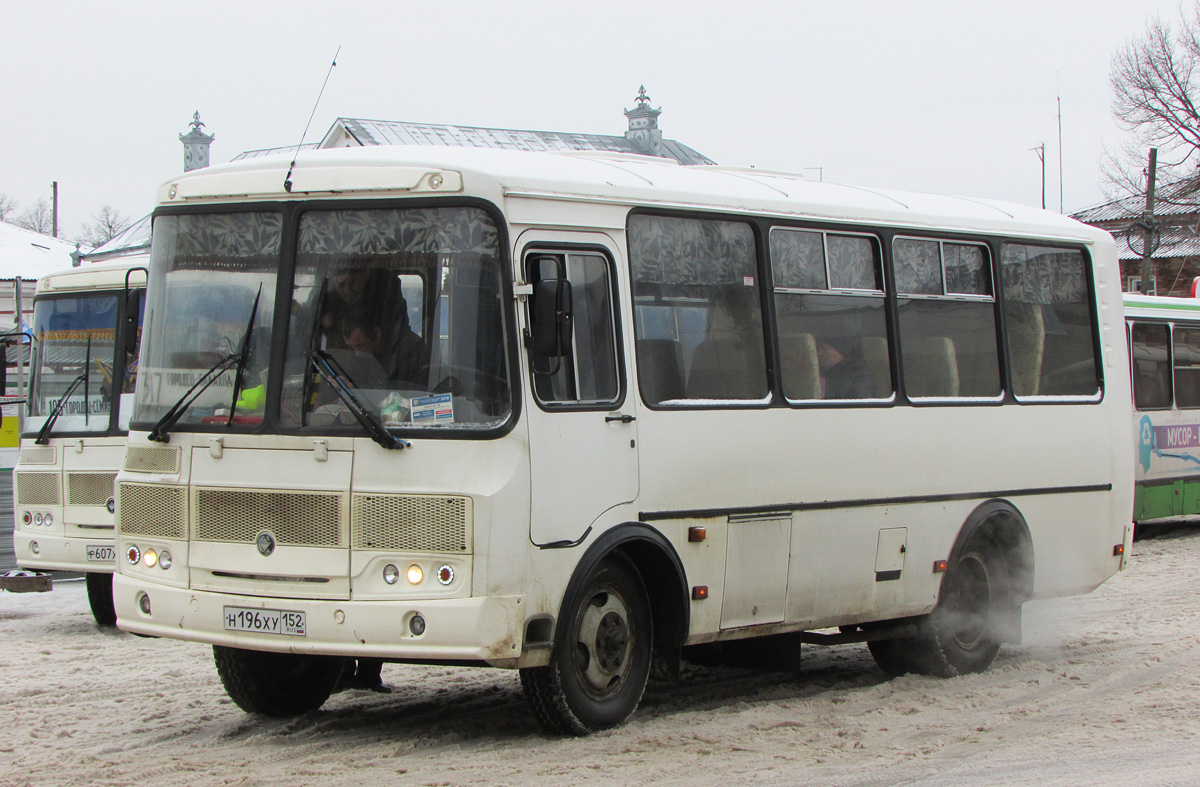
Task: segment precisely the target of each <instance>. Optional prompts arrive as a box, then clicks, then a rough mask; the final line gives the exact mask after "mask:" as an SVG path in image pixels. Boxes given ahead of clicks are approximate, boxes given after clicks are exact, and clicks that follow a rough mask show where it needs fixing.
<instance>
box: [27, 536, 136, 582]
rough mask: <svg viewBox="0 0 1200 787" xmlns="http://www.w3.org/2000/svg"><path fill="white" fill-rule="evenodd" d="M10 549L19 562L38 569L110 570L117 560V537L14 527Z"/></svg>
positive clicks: (109, 572)
mask: <svg viewBox="0 0 1200 787" xmlns="http://www.w3.org/2000/svg"><path fill="white" fill-rule="evenodd" d="M35 548H36V551H34V550H35ZM13 551H14V552H15V553H16V558H17V565H18V566H20V567H21V568H28V569H34V570H37V571H82V572H84V573H87V574H111V573H113V571H114V569H115V568H116V562H117V547H116V541H115V540H114V539H113V537H112V536H111V535H109V534H106V535H105V536H102V537H99V538H73V537H67V536H62V535H50V534H46V533H30V532H26V531H23V530H17V531H16V532H15V533H14V534H13Z"/></svg>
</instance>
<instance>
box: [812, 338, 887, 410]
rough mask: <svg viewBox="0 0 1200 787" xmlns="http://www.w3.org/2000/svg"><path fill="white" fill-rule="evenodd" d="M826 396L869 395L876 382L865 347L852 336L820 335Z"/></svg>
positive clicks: (850, 397)
mask: <svg viewBox="0 0 1200 787" xmlns="http://www.w3.org/2000/svg"><path fill="white" fill-rule="evenodd" d="M817 363H818V365H819V366H820V368H821V398H822V399H869V398H871V395H872V391H873V389H874V386H873V384H872V382H871V374H870V372H869V371H868V370H867V362H866V360H865V359H864V358H863V354H862V349H861V348H860V347H859V345H858V342H856V341H855V340H854V339H853V338H852V337H848V336H829V337H826V338H819V339H817Z"/></svg>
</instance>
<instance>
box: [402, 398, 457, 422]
mask: <svg viewBox="0 0 1200 787" xmlns="http://www.w3.org/2000/svg"><path fill="white" fill-rule="evenodd" d="M412 422H413V424H443V423H445V424H452V423H454V400H453V397H452V396H451V395H450V394H448V393H444V394H437V395H436V396H423V397H421V398H420V399H413V400H412Z"/></svg>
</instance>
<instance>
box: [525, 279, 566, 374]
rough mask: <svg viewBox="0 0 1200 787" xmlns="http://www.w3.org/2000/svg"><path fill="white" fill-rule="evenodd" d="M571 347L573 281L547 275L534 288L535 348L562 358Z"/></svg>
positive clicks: (545, 355) (543, 355)
mask: <svg viewBox="0 0 1200 787" xmlns="http://www.w3.org/2000/svg"><path fill="white" fill-rule="evenodd" d="M570 347H571V283H570V282H569V281H567V280H566V279H543V280H542V281H539V282H538V283H537V284H535V285H534V289H533V352H534V355H536V356H537V357H539V358H562V357H563V356H565V355H567V353H568V352H569V351H570Z"/></svg>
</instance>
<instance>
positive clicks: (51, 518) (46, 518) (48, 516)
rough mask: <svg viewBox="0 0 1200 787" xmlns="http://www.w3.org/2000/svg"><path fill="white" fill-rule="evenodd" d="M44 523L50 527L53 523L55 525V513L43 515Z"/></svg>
mask: <svg viewBox="0 0 1200 787" xmlns="http://www.w3.org/2000/svg"><path fill="white" fill-rule="evenodd" d="M42 524H43V525H45V526H46V527H50V526H51V525H53V524H54V515H53V514H46V515H45V516H44V517H42Z"/></svg>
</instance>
